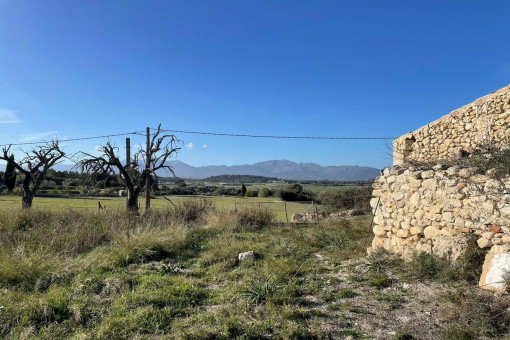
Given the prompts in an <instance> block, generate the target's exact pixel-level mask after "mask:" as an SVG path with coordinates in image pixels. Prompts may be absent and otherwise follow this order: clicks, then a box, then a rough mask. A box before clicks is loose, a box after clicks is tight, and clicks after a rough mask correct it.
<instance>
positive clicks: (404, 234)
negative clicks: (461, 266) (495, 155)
mask: <svg viewBox="0 0 510 340" xmlns="http://www.w3.org/2000/svg"><path fill="white" fill-rule="evenodd" d="M433 169H434V170H431V169H428V168H419V167H415V166H409V167H401V166H394V167H391V168H388V169H385V170H384V171H383V174H382V176H381V177H379V178H377V179H376V180H375V181H374V184H373V189H374V191H373V195H374V198H373V199H372V200H371V201H370V204H371V206H372V209H373V212H374V215H375V216H374V227H373V232H374V235H375V237H374V239H373V241H372V248H385V249H387V250H388V251H390V252H392V253H396V254H399V255H402V256H403V257H409V256H411V255H412V254H413V253H415V252H419V251H425V252H428V253H432V254H436V255H439V256H443V257H448V258H450V259H451V260H453V261H455V260H456V259H457V258H458V257H459V256H460V255H461V254H462V253H463V252H464V251H465V250H467V249H468V248H469V247H480V248H483V249H487V250H490V249H492V248H493V247H506V246H507V247H508V248H509V249H510V194H509V193H510V178H503V179H494V178H490V177H488V176H486V175H482V174H478V173H477V169H474V168H461V167H459V166H451V167H448V168H444V166H442V165H441V166H439V165H438V166H434V167H433ZM376 208H377V209H376ZM498 249H502V248H498Z"/></svg>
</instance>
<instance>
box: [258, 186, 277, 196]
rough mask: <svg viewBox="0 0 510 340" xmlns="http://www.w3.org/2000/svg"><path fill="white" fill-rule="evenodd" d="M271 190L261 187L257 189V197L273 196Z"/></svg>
mask: <svg viewBox="0 0 510 340" xmlns="http://www.w3.org/2000/svg"><path fill="white" fill-rule="evenodd" d="M273 194H274V193H273V191H272V190H270V189H269V188H265V187H264V188H262V189H260V190H259V197H271V196H273Z"/></svg>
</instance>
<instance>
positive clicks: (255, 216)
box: [237, 208, 276, 227]
mask: <svg viewBox="0 0 510 340" xmlns="http://www.w3.org/2000/svg"><path fill="white" fill-rule="evenodd" d="M237 213H238V214H239V225H240V226H260V227H263V226H268V225H271V224H273V223H274V222H275V219H276V217H275V215H274V214H273V213H272V212H270V211H269V210H267V209H257V208H246V209H242V210H239V211H238V212H237Z"/></svg>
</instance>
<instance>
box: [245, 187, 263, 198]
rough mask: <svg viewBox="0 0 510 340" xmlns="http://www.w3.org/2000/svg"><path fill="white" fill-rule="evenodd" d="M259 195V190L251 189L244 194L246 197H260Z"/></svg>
mask: <svg viewBox="0 0 510 340" xmlns="http://www.w3.org/2000/svg"><path fill="white" fill-rule="evenodd" d="M258 195H259V190H258V189H256V188H255V189H249V190H247V191H246V193H245V194H244V197H258Z"/></svg>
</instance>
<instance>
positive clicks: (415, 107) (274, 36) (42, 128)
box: [0, 0, 510, 168]
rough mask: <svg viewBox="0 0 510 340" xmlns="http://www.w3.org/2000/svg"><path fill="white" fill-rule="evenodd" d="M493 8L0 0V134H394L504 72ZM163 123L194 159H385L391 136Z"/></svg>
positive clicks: (185, 156) (504, 30)
mask: <svg viewBox="0 0 510 340" xmlns="http://www.w3.org/2000/svg"><path fill="white" fill-rule="evenodd" d="M509 11H510V2H506V1H470V0H462V1H460V0H459V1H447V0H443V1H410V0H405V1H391V0H388V1H379V0H374V1H363V0H360V1H341V0H331V1H321V0H318V1H299V0H292V1H279V0H271V1H269V0H268V1H258V0H253V1H206V0H203V1H193V0H186V1H184V0H180V1H174V0H165V1H127V0H123V1H107V0H105V1H74V0H66V1H63V0H60V1H54V0H45V1H37V0H31V1H25V0H0V144H8V143H19V142H27V141H39V140H43V139H51V138H53V137H55V136H58V138H60V139H66V138H78V137H88V136H99V135H108V134H117V133H124V132H131V131H143V130H144V129H145V127H146V126H151V127H156V126H157V125H158V124H159V123H161V124H162V127H163V128H166V129H172V130H186V131H206V132H221V133H242V134H257V135H260V134H263V135H284V136H332V137H394V136H400V135H402V134H404V133H407V132H409V131H412V130H415V129H417V128H419V127H421V126H423V125H425V124H427V123H428V122H431V121H433V120H435V119H437V118H439V117H441V116H443V115H445V114H447V113H449V112H450V111H452V110H454V109H456V108H458V107H460V106H463V105H465V104H468V103H469V102H471V101H473V100H475V99H477V98H479V97H481V96H483V95H485V94H488V93H490V92H492V91H495V90H497V89H499V88H501V87H503V86H505V85H507V84H508V83H510V81H509V79H510V55H509V52H510V46H509V45H508V40H509V33H510V30H509V29H508V25H507V21H508V18H507V16H508V13H509ZM177 137H179V138H180V139H181V140H183V143H184V146H189V148H190V149H188V148H186V147H183V150H182V151H181V152H180V153H179V155H178V159H179V160H181V161H183V162H186V163H189V164H191V165H195V166H198V165H209V164H227V165H233V164H247V163H254V162H258V161H265V160H270V159H288V160H292V161H296V162H315V163H319V164H322V165H364V166H373V167H377V168H383V167H385V166H388V165H390V164H391V157H390V156H389V153H390V150H389V148H388V145H390V144H391V141H381V140H377V141H373V140H367V141H313V140H306V141H303V140H273V139H251V138H227V137H213V136H202V135H192V134H177ZM112 141H113V142H114V143H115V144H117V145H118V146H122V145H123V143H124V137H116V138H112ZM143 141H144V138H143V137H141V136H132V144H137V143H143ZM105 142H106V139H97V140H90V141H81V142H74V143H66V146H65V147H66V151H68V152H69V153H72V152H75V151H78V150H82V151H87V152H93V151H94V148H95V146H97V145H100V144H103V143H105Z"/></svg>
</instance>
